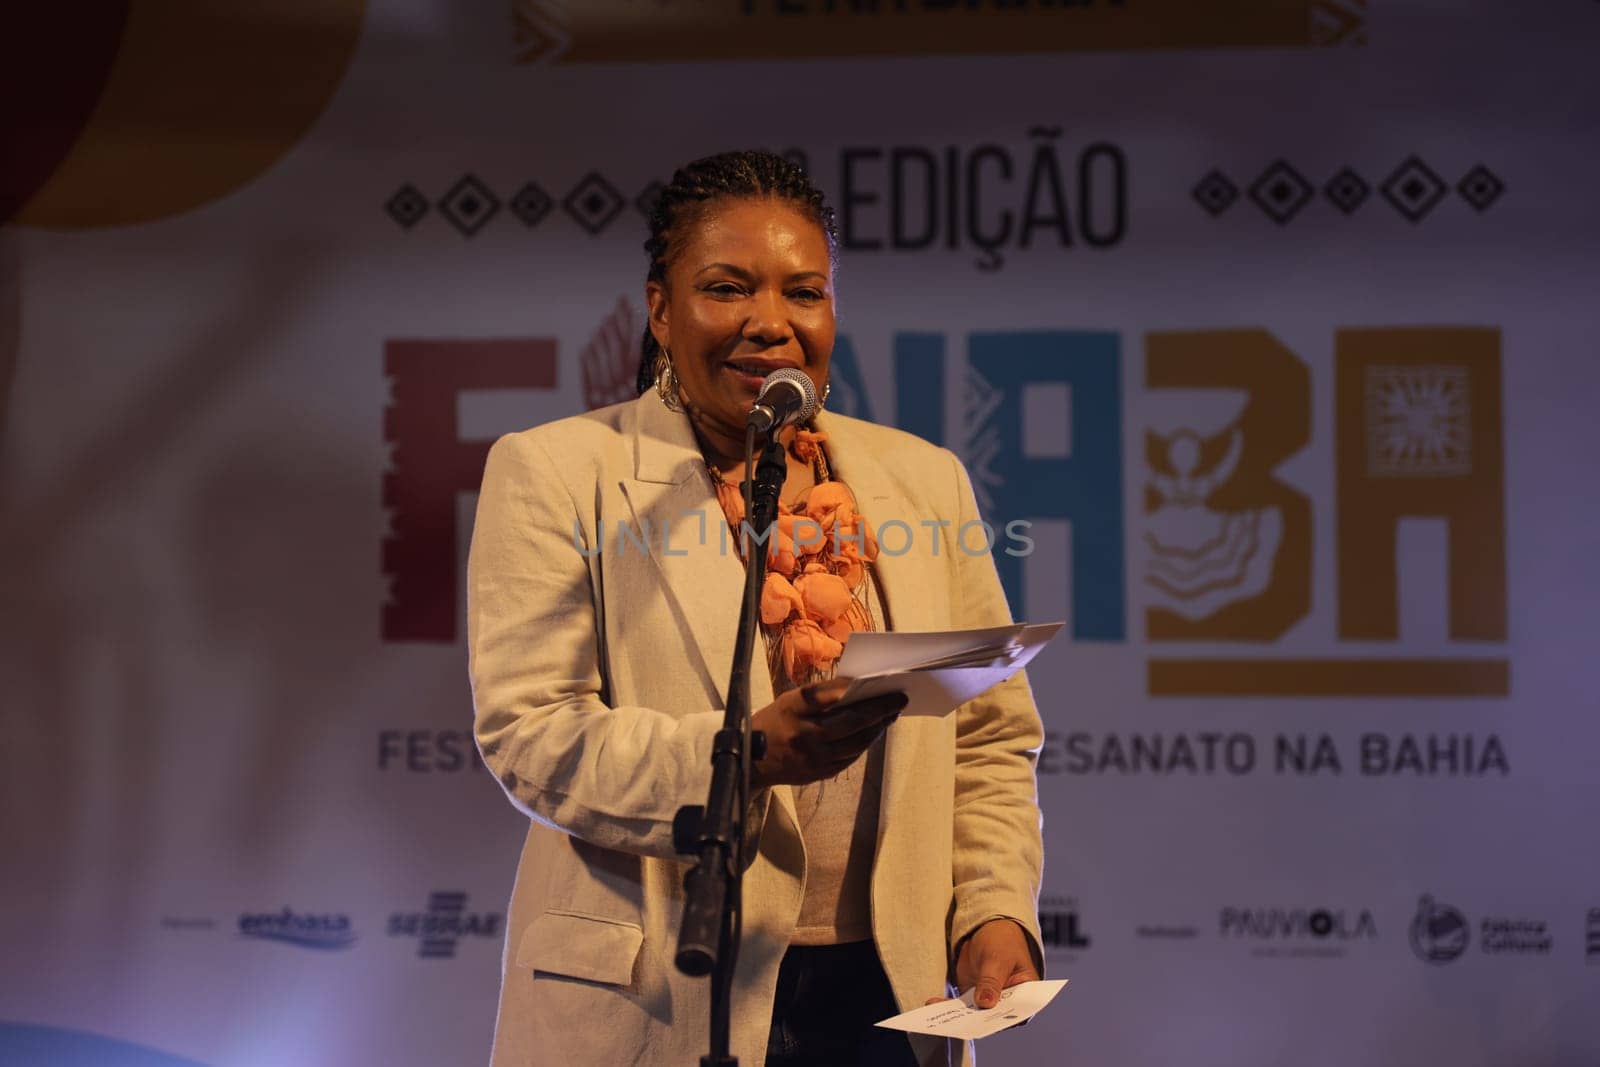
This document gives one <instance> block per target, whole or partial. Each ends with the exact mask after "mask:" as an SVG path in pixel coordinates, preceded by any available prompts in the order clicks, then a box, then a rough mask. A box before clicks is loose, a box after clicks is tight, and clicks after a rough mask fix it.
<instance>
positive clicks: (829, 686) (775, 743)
mask: <svg viewBox="0 0 1600 1067" xmlns="http://www.w3.org/2000/svg"><path fill="white" fill-rule="evenodd" d="M849 688H850V679H848V678H833V679H830V680H828V681H826V682H816V683H813V684H811V685H807V686H802V687H800V688H799V689H791V690H789V691H788V692H786V693H784V694H783V695H782V696H780V697H779V698H778V699H777V700H774V701H773V702H772V703H770V704H768V705H767V706H766V707H764V708H762V709H761V710H760V711H758V712H756V713H755V714H754V715H752V716H751V717H750V729H752V730H760V731H761V732H762V733H764V734H766V735H767V751H766V755H765V756H763V757H762V758H761V759H760V760H758V761H756V762H755V763H753V764H751V766H750V781H751V784H752V785H754V786H755V787H757V788H761V787H763V786H769V785H805V784H806V783H808V782H817V781H821V780H822V779H824V778H832V777H833V776H834V775H836V774H838V773H839V772H840V771H842V770H844V769H845V768H846V767H848V766H850V764H852V763H854V762H855V761H856V759H857V757H859V756H860V755H861V753H863V752H865V751H866V750H867V748H868V746H870V745H871V744H872V742H874V741H876V740H877V739H878V735H879V734H881V733H883V731H884V730H885V729H886V728H887V727H888V725H889V724H890V723H891V722H893V721H894V720H895V719H896V718H898V717H899V715H900V709H901V708H904V707H905V706H906V695H905V694H904V693H886V694H884V695H882V696H876V697H870V698H868V699H866V700H861V701H856V702H854V703H850V704H840V703H839V698H840V697H842V696H844V692H845V690H846V689H849Z"/></svg>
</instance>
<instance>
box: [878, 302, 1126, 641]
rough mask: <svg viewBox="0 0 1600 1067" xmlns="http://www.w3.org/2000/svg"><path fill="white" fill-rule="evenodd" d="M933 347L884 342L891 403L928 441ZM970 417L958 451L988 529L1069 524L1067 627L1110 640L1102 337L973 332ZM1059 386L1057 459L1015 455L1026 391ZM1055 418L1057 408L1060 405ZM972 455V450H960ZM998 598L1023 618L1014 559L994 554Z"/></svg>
mask: <svg viewBox="0 0 1600 1067" xmlns="http://www.w3.org/2000/svg"><path fill="white" fill-rule="evenodd" d="M943 349H944V345H943V339H942V338H941V337H940V336H939V335H938V334H899V335H896V337H895V393H896V396H895V400H896V407H897V409H898V414H899V420H898V421H899V423H900V426H901V428H903V429H906V430H909V431H910V432H912V433H915V434H917V435H918V436H920V437H924V438H926V439H928V440H930V441H933V442H935V443H941V444H942V443H943V442H944V439H945V434H944V419H943V417H942V416H943V412H944V392H945V376H944V359H943V355H944V351H943ZM968 351H969V358H970V367H971V377H970V379H969V381H968V383H967V384H968V387H969V390H970V392H971V393H972V396H971V398H970V402H969V403H967V404H966V405H965V407H966V409H967V410H968V411H969V412H971V413H972V416H973V418H974V423H973V425H971V426H970V427H968V428H967V433H966V435H965V437H966V440H967V441H970V442H975V443H978V442H981V443H982V445H983V447H982V448H981V450H979V451H980V452H981V458H976V457H974V456H971V455H969V456H967V457H965V458H966V459H967V461H968V462H969V464H979V463H981V469H975V470H973V471H972V476H973V481H974V484H975V485H976V484H978V483H980V482H981V483H983V484H984V485H985V486H987V488H988V494H989V500H990V508H989V510H990V511H992V512H993V514H991V515H988V516H986V517H987V518H988V519H989V521H990V522H992V523H993V524H994V525H996V526H997V527H999V526H1003V525H1004V524H1005V523H1007V522H1010V521H1012V520H1015V519H1065V520H1067V521H1068V522H1070V523H1071V524H1072V561H1071V573H1072V634H1073V637H1075V638H1077V639H1079V640H1087V641H1120V640H1122V639H1123V638H1124V637H1125V636H1126V634H1127V623H1126V615H1125V612H1124V609H1123V589H1124V561H1123V541H1122V389H1121V381H1120V375H1121V367H1120V362H1121V361H1120V352H1119V343H1118V338H1117V335H1116V334H1114V333H1104V332H1088V331H1059V330H1057V331H1039V332H1020V333H980V334H973V335H972V338H971V340H970V342H969V348H968ZM1039 383H1064V384H1066V385H1067V386H1069V387H1070V388H1071V395H1072V410H1071V412H1070V418H1071V438H1070V451H1069V454H1068V455H1067V456H1064V457H1048V458H1046V457H1037V456H1028V455H1025V454H1024V451H1023V441H1022V432H1023V430H1022V421H1023V416H1022V407H1023V392H1024V390H1025V389H1026V387H1027V386H1029V385H1033V384H1039ZM1062 414H1063V417H1064V418H1065V417H1067V415H1068V414H1069V413H1066V412H1063V413H1062ZM968 451H969V452H972V451H973V450H972V449H969V450H968ZM995 564H996V566H997V567H998V568H999V570H1000V579H1001V581H1002V583H1004V585H1005V590H1006V597H1007V599H1009V600H1010V601H1011V603H1012V604H1013V605H1015V606H1017V610H1018V612H1019V613H1020V614H1025V612H1026V607H1025V604H1026V602H1025V599H1024V590H1023V585H1022V578H1023V564H1022V561H1021V560H1020V559H1018V558H1016V557H1014V556H1010V555H1007V554H1005V553H1004V552H1000V553H997V554H996V555H995Z"/></svg>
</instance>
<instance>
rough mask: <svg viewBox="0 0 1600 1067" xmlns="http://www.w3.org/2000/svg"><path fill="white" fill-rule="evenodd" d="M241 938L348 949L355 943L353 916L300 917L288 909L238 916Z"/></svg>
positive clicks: (311, 946) (320, 947) (308, 915)
mask: <svg viewBox="0 0 1600 1067" xmlns="http://www.w3.org/2000/svg"><path fill="white" fill-rule="evenodd" d="M239 936H240V937H253V938H258V939H260V940H263V941H282V942H284V943H285V944H289V945H295V946H297V947H299V948H315V949H325V950H331V949H344V948H349V947H350V946H352V945H354V944H355V943H356V934H355V931H354V930H353V929H352V928H351V925H350V916H348V915H337V914H326V915H314V914H309V913H307V914H298V913H296V912H294V911H292V910H291V909H289V908H284V909H283V910H282V911H276V912H263V913H260V914H254V915H252V914H246V915H241V916H239Z"/></svg>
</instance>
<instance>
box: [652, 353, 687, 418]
mask: <svg viewBox="0 0 1600 1067" xmlns="http://www.w3.org/2000/svg"><path fill="white" fill-rule="evenodd" d="M656 396H658V397H660V398H661V403H662V404H663V405H664V406H665V407H666V409H667V410H668V411H676V412H682V411H683V410H684V408H683V401H682V400H681V399H679V397H678V376H677V375H676V374H675V373H673V370H672V353H671V352H669V351H667V350H666V349H665V348H663V349H662V350H661V354H660V355H658V356H656Z"/></svg>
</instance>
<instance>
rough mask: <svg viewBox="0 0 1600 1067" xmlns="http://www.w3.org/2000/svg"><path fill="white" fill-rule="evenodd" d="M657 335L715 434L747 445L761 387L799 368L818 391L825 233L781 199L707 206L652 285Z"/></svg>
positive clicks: (826, 280)
mask: <svg viewBox="0 0 1600 1067" xmlns="http://www.w3.org/2000/svg"><path fill="white" fill-rule="evenodd" d="M645 290H646V297H647V298H648V300H649V304H650V329H651V332H652V333H654V335H655V338H656V341H657V342H658V343H660V344H661V345H663V346H664V347H666V348H667V349H669V350H670V351H671V353H672V366H673V370H674V371H675V373H676V374H677V376H678V380H679V382H680V383H682V387H683V393H684V395H685V396H686V397H687V398H688V400H689V402H690V403H691V404H692V405H693V410H694V411H695V413H696V414H697V415H698V416H699V418H701V419H702V420H708V421H709V422H710V423H711V425H710V426H708V427H705V428H706V429H707V430H711V431H712V432H720V433H721V434H724V435H732V436H735V437H738V438H742V436H743V433H744V419H745V414H746V413H747V412H749V410H750V406H751V405H752V404H753V403H754V402H755V398H756V392H757V391H758V390H759V389H760V387H761V380H762V379H763V378H765V377H766V376H767V375H768V374H770V373H772V372H773V371H775V370H777V369H778V368H779V367H799V368H801V369H802V370H804V371H805V372H806V374H808V375H809V376H810V378H811V380H812V382H813V383H815V384H816V387H817V391H818V393H820V392H821V391H822V388H823V385H824V384H825V383H826V382H827V379H828V357H829V355H830V354H832V352H833V333H834V319H833V265H832V262H831V261H830V259H829V256H828V241H827V238H826V237H825V236H824V235H823V232H822V228H821V227H820V226H819V225H818V224H817V223H816V222H815V221H813V220H812V219H811V218H810V217H809V216H807V215H805V214H803V213H802V212H800V211H798V210H796V209H795V208H794V207H792V206H791V205H789V204H788V203H787V202H785V201H783V200H777V199H768V198H762V199H737V200H723V201H718V202H715V203H713V204H711V205H709V206H708V207H707V208H706V210H705V212H704V213H703V214H702V215H701V216H700V218H699V221H698V222H697V223H696V224H695V225H693V227H692V228H691V230H690V231H689V232H688V234H686V235H685V240H684V241H683V243H682V245H681V246H680V247H679V248H678V249H677V252H676V255H675V256H674V258H673V259H672V260H671V261H670V262H669V263H668V265H667V279H666V284H665V286H664V287H663V286H662V285H661V284H660V283H657V282H650V283H648V284H647V285H646V287H645Z"/></svg>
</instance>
